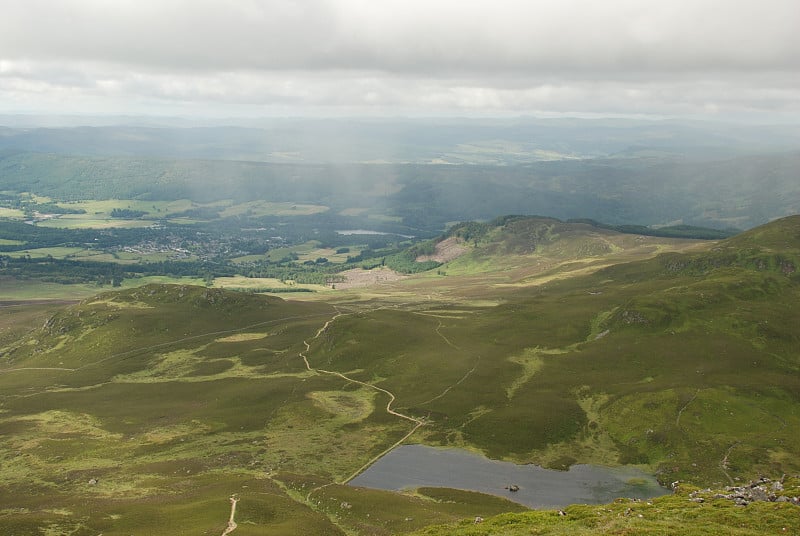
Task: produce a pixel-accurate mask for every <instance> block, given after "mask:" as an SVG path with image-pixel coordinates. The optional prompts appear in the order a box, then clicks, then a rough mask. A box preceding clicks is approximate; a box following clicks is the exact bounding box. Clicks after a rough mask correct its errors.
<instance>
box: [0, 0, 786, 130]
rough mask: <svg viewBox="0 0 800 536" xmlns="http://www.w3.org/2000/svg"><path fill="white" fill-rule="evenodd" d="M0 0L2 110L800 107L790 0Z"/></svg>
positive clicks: (779, 111) (717, 112)
mask: <svg viewBox="0 0 800 536" xmlns="http://www.w3.org/2000/svg"><path fill="white" fill-rule="evenodd" d="M0 5H2V13H3V16H2V17H0V112H36V113H42V112H45V113H53V112H58V113H98V112H108V113H155V114H159V113H167V114H201V115H228V114H232V115H240V114H248V115H270V114H282V115H286V114H289V115H295V114H300V115H302V114H306V115H316V114H322V115H342V114H350V115H362V114H363V115H374V114H378V115H426V114H458V115H473V114H474V115H482V114H488V115H495V114H527V113H543V112H544V113H568V112H578V113H589V114H591V113H595V114H657V115H658V114H661V115H704V116H729V115H732V116H741V115H750V116H754V117H759V116H763V117H771V118H780V117H794V118H798V117H800V54H799V53H798V51H800V32H799V31H798V30H797V28H800V2H798V1H797V0H760V1H753V0H738V1H735V2H732V1H730V0H724V1H721V0H672V1H669V2H667V1H664V0H659V1H653V0H605V1H602V2H601V1H597V0H557V1H555V0H494V1H486V0H470V1H463V0H461V1H451V0H439V1H437V0H427V1H419V0H402V1H400V0H307V1H301V0H294V1H292V0H269V1H257V0H219V1H213V2H212V1H209V0H155V1H154V0H26V1H25V2H11V1H9V2H0Z"/></svg>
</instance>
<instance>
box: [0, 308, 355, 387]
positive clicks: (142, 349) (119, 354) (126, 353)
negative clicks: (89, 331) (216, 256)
mask: <svg viewBox="0 0 800 536" xmlns="http://www.w3.org/2000/svg"><path fill="white" fill-rule="evenodd" d="M328 314H329V313H316V314H313V315H295V316H285V317H283V318H274V319H272V320H265V321H263V322H256V323H255V324H250V325H248V326H244V327H240V328H234V329H226V330H222V331H209V332H207V333H199V334H197V335H190V336H188V337H182V338H180V339H174V340H171V341H167V342H162V343H158V344H153V345H150V346H142V347H140V348H134V349H132V350H126V351H124V352H117V353H115V354H111V355H108V356H106V357H104V358H102V359H98V360H97V361H92V362H91V363H86V364H85V365H81V366H80V367H77V368H62V367H20V368H5V369H0V374H2V373H4V372H16V371H19V370H61V371H64V372H77V371H79V370H83V369H86V368H89V367H93V366H95V365H98V364H100V363H104V362H106V361H109V360H111V359H117V358H119V359H127V358H129V357H133V356H135V355H138V354H139V353H141V352H147V351H149V350H157V349H159V348H168V347H170V346H172V345H174V344H178V343H182V342H186V341H193V340H196V339H202V338H205V337H213V336H219V335H230V334H233V333H238V332H240V331H246V330H250V329H253V328H258V327H262V326H267V325H269V324H275V323H277V322H283V321H286V320H300V319H305V318H311V317H314V316H327V315H328ZM341 314H342V313H339V314H338V315H336V316H340V315H341ZM336 316H335V317H334V318H336ZM331 320H332V319H331ZM329 323H330V321H328V324H329ZM328 324H325V326H324V327H327V326H328ZM323 329H324V328H323ZM318 336H319V332H318V333H317V335H316V337H318ZM316 337H314V338H316ZM304 342H305V341H304ZM306 364H307V363H306Z"/></svg>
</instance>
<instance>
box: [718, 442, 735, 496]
mask: <svg viewBox="0 0 800 536" xmlns="http://www.w3.org/2000/svg"><path fill="white" fill-rule="evenodd" d="M738 445H739V442H738V441H737V442H736V443H734V444H733V445H731V446H730V448H729V449H728V450H727V452H725V457H724V458H722V461H721V462H720V463H719V468H720V469H722V472H723V473H725V476H726V477H728V481H730V483H731V486H735V485H736V484H735V483H734V482H733V479H732V478H731V475H729V474H728V456H730V455H731V451H733V449H734V448H736V447H737V446H738Z"/></svg>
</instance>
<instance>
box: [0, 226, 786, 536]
mask: <svg viewBox="0 0 800 536" xmlns="http://www.w3.org/2000/svg"><path fill="white" fill-rule="evenodd" d="M799 226H800V217H798V216H794V217H791V218H786V219H783V220H778V221H776V222H773V223H771V224H768V225H766V226H762V227H759V228H756V229H753V230H752V231H749V232H747V233H744V234H742V235H739V236H736V237H734V238H731V239H727V240H724V241H721V242H710V243H698V242H685V241H683V242H682V241H677V240H673V239H664V238H653V237H637V236H634V235H623V234H620V233H616V232H614V231H612V230H608V229H597V228H595V227H592V226H591V225H587V224H579V223H563V222H559V221H557V220H547V219H541V218H511V219H508V220H505V221H504V222H502V225H498V226H495V227H492V228H491V229H483V230H481V231H480V233H477V234H472V235H469V236H465V235H463V234H462V235H460V236H457V237H456V238H458V239H460V240H462V245H463V247H465V248H466V253H464V254H463V255H461V256H460V257H458V258H456V259H454V260H450V261H448V262H447V263H446V264H444V265H443V266H442V268H441V269H440V273H439V274H433V273H429V274H423V275H419V276H416V277H410V278H408V279H406V280H403V281H400V282H397V283H394V284H392V285H390V286H384V287H380V288H376V289H374V290H373V289H367V290H364V291H359V290H354V291H345V292H336V293H331V294H327V295H325V296H317V297H308V298H306V301H297V300H283V299H279V298H275V297H266V296H259V295H249V294H242V293H234V292H228V291H223V290H219V289H206V288H200V287H191V286H173V285H148V286H144V287H140V288H137V289H129V290H123V291H120V292H109V293H104V294H100V295H98V296H97V297H95V298H90V299H88V300H85V301H83V302H81V303H79V304H77V305H74V306H71V307H67V308H63V309H62V310H60V311H59V312H57V313H55V314H54V315H53V316H51V317H50V318H49V319H48V320H47V321H45V322H42V321H41V316H38V315H40V314H41V312H38V311H37V312H36V314H31V315H29V316H26V317H20V318H21V320H19V323H18V324H17V325H16V326H14V329H13V330H7V331H4V332H3V333H2V334H0V337H1V338H0V346H2V347H0V504H2V505H4V506H3V507H2V509H0V527H2V529H3V531H4V532H5V533H9V534H40V533H47V534H95V533H100V532H102V533H103V534H105V535H109V534H131V533H134V534H176V533H177V534H180V533H186V534H190V533H191V534H202V533H208V534H214V533H221V532H222V531H223V530H224V528H225V526H226V522H227V519H228V515H229V513H230V508H231V504H230V502H229V501H228V498H229V497H231V496H235V497H236V498H237V499H238V503H237V505H238V509H237V511H236V516H237V517H236V520H237V523H238V528H237V533H239V531H241V534H298V533H307V534H341V533H350V534H395V533H405V532H412V531H418V530H423V529H425V528H426V527H428V526H430V525H435V524H442V523H453V522H457V521H458V520H461V519H465V518H470V519H472V518H474V517H475V516H476V515H480V516H483V517H488V516H491V515H494V514H500V513H502V512H508V511H511V510H512V509H516V510H517V511H519V510H524V508H522V507H520V506H519V505H514V504H513V503H509V502H507V501H505V500H503V499H498V498H489V497H487V496H485V495H481V494H478V493H467V492H461V491H456V490H441V489H439V490H437V489H421V490H417V492H415V493H411V492H409V493H402V494H401V493H391V492H384V491H375V490H366V489H359V488H353V487H350V486H346V485H344V484H346V482H347V481H348V480H349V479H350V478H351V477H352V476H354V475H355V474H357V473H358V472H359V471H360V470H361V469H363V468H364V467H365V466H366V465H367V464H369V463H370V462H371V461H372V460H374V459H375V458H376V457H377V456H379V455H380V454H381V453H383V452H385V451H386V450H387V449H389V448H391V447H392V446H393V445H395V444H397V443H399V442H406V443H425V444H429V445H433V446H449V447H463V448H468V449H470V450H474V451H480V452H482V453H484V454H486V455H488V456H489V457H492V458H496V459H505V460H511V461H516V462H521V463H536V464H540V465H543V466H546V467H551V468H556V469H563V468H566V467H568V466H570V465H572V464H575V463H594V464H600V465H611V466H614V465H629V464H633V465H637V466H639V467H641V468H643V469H644V470H646V471H649V472H652V473H654V474H656V475H657V477H658V478H659V480H660V481H661V482H663V483H666V484H669V483H672V482H675V481H681V482H682V483H683V486H681V489H682V491H681V493H684V495H680V494H679V495H674V496H668V497H665V498H662V499H657V500H654V501H653V505H647V504H639V503H637V504H632V505H628V504H625V503H615V504H614V505H609V506H606V507H581V506H573V507H570V508H568V509H567V510H566V513H567V516H558V515H557V514H556V513H554V512H534V513H520V514H515V515H511V514H508V515H504V516H503V517H500V518H497V519H495V520H491V521H487V522H486V523H485V524H480V525H474V526H473V525H469V526H467V525H462V527H461V530H463V533H464V534H472V533H474V534H484V533H504V531H505V530H506V528H503V529H501V528H500V527H506V526H507V528H508V531H509V533H512V534H513V533H514V532H511V530H512V528H513V530H517V531H518V532H517V533H529V532H530V530H531V523H534V524H536V526H537V527H539V528H541V530H545V528H547V530H551V532H549V533H552V534H560V533H567V532H569V531H570V530H571V531H575V532H570V533H585V534H599V533H603V532H606V533H607V532H615V531H616V532H619V533H625V532H628V533H652V534H661V533H666V532H665V531H667V532H669V531H668V529H667V527H668V525H669V523H672V522H674V520H694V521H691V522H692V523H694V525H693V527H694V528H697V527H701V528H702V530H705V531H706V532H705V533H708V534H714V533H726V534H727V533H741V534H754V533H756V532H754V531H755V530H756V527H757V526H761V527H766V528H769V529H770V530H771V529H773V528H776V527H778V528H780V527H788V528H787V530H796V529H797V522H796V519H797V517H796V514H797V507H796V506H794V505H792V504H788V503H787V504H780V505H776V504H774V503H763V504H761V503H759V504H753V505H750V506H748V507H747V509H741V508H740V507H734V506H730V508H729V507H728V506H727V505H728V503H729V502H730V501H728V502H714V501H716V499H713V497H710V496H709V497H706V498H705V499H704V501H706V502H704V503H700V502H696V501H692V500H690V499H693V498H697V497H696V496H694V497H689V496H688V494H689V493H691V491H693V490H695V489H696V488H695V487H692V486H696V487H699V488H705V487H713V488H715V489H722V488H723V487H724V486H732V485H739V484H743V483H745V482H748V481H750V480H754V479H757V478H758V477H760V476H762V475H764V476H767V477H769V478H772V479H780V478H781V477H782V475H784V474H787V475H796V474H798V473H800V462H799V461H798V460H800V445H798V442H797V441H796V431H797V430H798V429H800V398H798V397H799V396H800V395H799V393H800V354H798V348H800V335H798V333H797V330H796V326H797V325H800V311H798V309H797V305H796V304H797V303H798V300H799V299H800V273H798V270H797V267H798V266H800V235H799V234H798V232H797V229H798V227H799ZM454 236H456V235H454ZM26 326H27V327H28V328H27V331H25V330H24V329H23V328H25V327H26ZM387 404H389V405H388V406H387ZM782 485H784V486H785V487H786V489H787V490H794V489H795V488H796V486H797V483H796V481H795V480H792V479H791V478H790V479H787V480H786V481H785V482H784V484H782ZM787 493H788V492H787ZM651 506H652V510H651V511H652V512H654V513H656V515H655V516H654V517H655V519H652V518H653V516H652V515H651V514H650V513H644V512H643V511H640V510H641V509H644V508H651ZM769 508H772V509H771V510H770V509H769ZM626 509H630V510H631V511H630V512H628V511H627V510H626ZM626 512H627V513H626ZM639 513H642V515H643V516H644V517H643V518H639V517H638V514H639ZM751 513H752V516H753V517H750V516H751ZM617 514H620V515H619V516H618V515H617ZM623 514H624V515H623ZM628 514H634V516H635V517H634V516H630V515H628ZM618 517H619V518H620V519H617V518H618ZM623 518H624V519H623ZM640 519H646V520H647V521H637V520H640ZM753 519H759V520H760V521H758V523H762V525H753V524H752V523H755V522H754V521H752V520H753ZM793 520H794V521H793ZM686 522H689V521H686ZM470 523H471V521H470ZM637 523H638V524H637ZM748 523H749V524H748ZM742 524H744V528H742V527H741V525H742ZM448 527H451V526H449V525H448ZM539 528H537V530H539ZM706 528H707V530H706ZM734 529H735V530H734ZM740 529H741V530H740ZM449 530H451V528H447V529H438V528H437V529H430V531H431V533H433V534H437V533H448V532H447V531H449ZM698 530H699V529H698ZM470 531H473V532H470ZM525 531H528V532H525ZM559 531H561V532H559ZM580 531H583V532H580ZM636 531H640V532H636ZM647 531H650V532H647ZM659 531H660V532H659ZM737 531H738V532H737ZM748 531H750V532H748ZM542 533H547V532H542ZM695 533H703V532H702V531H699V532H695Z"/></svg>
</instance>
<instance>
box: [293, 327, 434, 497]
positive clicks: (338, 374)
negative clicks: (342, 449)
mask: <svg viewBox="0 0 800 536" xmlns="http://www.w3.org/2000/svg"><path fill="white" fill-rule="evenodd" d="M345 314H347V313H342V312H338V313H337V314H336V315H334V316H333V318H331V319H330V320H328V321H327V322H325V325H323V326H322V327H321V328H319V330H317V333H316V334H315V335H314V336H313V337H312V338H311V339H310V341H312V342H313V341H314V340H316V339H318V338H319V337H320V336H321V335H322V334H323V333H325V330H327V329H328V327H329V326H330V325H331V323H333V321H335V320H336V319H337V318H339V317H340V316H342V315H345ZM303 344H304V345H305V347H306V350H305V352H304V353H303V352H301V353H300V357H302V358H303V362H304V363H305V364H306V368H307V369H308V370H309V372H316V373H318V374H327V375H329V376H336V377H338V378H341V379H343V380H345V381H347V382H350V383H355V384H357V385H361V386H364V387H367V388H369V389H373V390H375V391H379V392H381V393H384V394H386V395H388V397H389V402H387V404H386V408H385V409H386V413H388V414H390V415H394V416H395V417H398V418H400V419H405V420H407V421H410V422H413V423H414V427H413V428H412V429H411V430H410V431H409V432H408V433H407V434H406V435H404V436H403V437H401V438H400V439H399V440H398V441H396V442H395V443H394V444H392V445H391V446H390V447H388V448H387V449H385V450H384V451H383V452H381V453H380V454H378V455H377V456H375V457H373V458H372V459H370V460H369V461H368V462H367V463H365V464H364V465H362V466H361V467H359V468H358V470H356V471H355V472H354V473H353V474H351V475H350V476H348V477H347V478H345V479H344V480H342V481H340V482H339V484H347V483H348V482H350V481H351V480H353V479H354V478H355V477H357V476H358V475H360V474H361V473H362V472H363V471H364V470H365V469H367V468H368V467H369V466H370V465H372V464H373V463H375V462H376V461H377V460H378V459H380V458H381V457H383V456H384V455H386V454H387V453H388V452H389V451H391V450H392V449H394V448H395V447H397V446H398V445H400V444H402V443H403V442H404V441H405V440H406V439H408V438H409V437H411V436H412V435H413V434H414V432H416V431H417V430H418V429H419V428H420V427H421V426H424V425H425V421H424V420H423V419H417V418H416V417H412V416H411V415H406V414H405V413H400V412H399V411H395V410H393V409H392V404H393V403H394V401H395V400H396V399H397V397H396V396H395V395H394V393H392V392H391V391H387V390H386V389H384V388H383V387H378V386H377V385H373V384H371V383H367V382H362V381H361V380H356V379H353V378H350V377H349V376H346V375H344V374H342V373H341V372H337V371H335V370H325V369H320V368H314V367H312V366H311V364H310V363H309V362H308V357H307V356H306V354H307V353H308V352H309V351H310V350H311V343H310V342H309V341H308V340H305V341H303ZM330 485H331V484H325V485H323V486H318V487H316V488H314V489H312V490H311V491H309V492H308V495H306V502H308V501H309V500H310V499H311V495H313V494H314V493H315V492H317V491H319V490H321V489H323V488H326V487H328V486H330Z"/></svg>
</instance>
